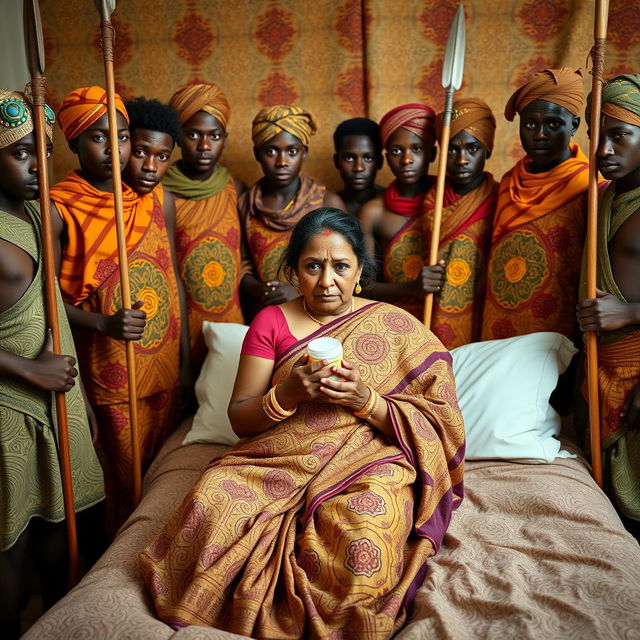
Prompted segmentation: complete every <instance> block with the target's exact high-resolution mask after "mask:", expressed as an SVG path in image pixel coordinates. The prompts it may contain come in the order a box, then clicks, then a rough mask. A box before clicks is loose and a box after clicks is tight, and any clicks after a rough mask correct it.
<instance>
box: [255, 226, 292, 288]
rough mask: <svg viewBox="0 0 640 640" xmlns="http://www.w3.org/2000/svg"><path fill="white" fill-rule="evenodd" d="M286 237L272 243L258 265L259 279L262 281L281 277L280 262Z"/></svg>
mask: <svg viewBox="0 0 640 640" xmlns="http://www.w3.org/2000/svg"><path fill="white" fill-rule="evenodd" d="M288 240H289V238H288V236H287V238H286V239H285V240H284V241H282V242H277V243H276V244H274V245H272V246H271V248H270V249H269V250H268V252H267V254H266V255H265V256H264V258H263V259H262V263H261V265H260V279H261V280H262V281H263V282H267V281H268V280H280V279H282V273H281V271H280V265H281V263H282V256H283V255H284V252H285V250H286V248H287V242H288Z"/></svg>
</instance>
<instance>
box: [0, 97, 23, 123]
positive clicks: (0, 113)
mask: <svg viewBox="0 0 640 640" xmlns="http://www.w3.org/2000/svg"><path fill="white" fill-rule="evenodd" d="M29 115H30V114H29V111H28V110H27V106H26V104H25V102H24V100H20V99H18V98H7V99H6V100H2V101H1V102H0V122H2V126H3V127H11V128H15V127H19V126H20V125H23V124H24V123H25V122H26V121H27V120H28V119H29Z"/></svg>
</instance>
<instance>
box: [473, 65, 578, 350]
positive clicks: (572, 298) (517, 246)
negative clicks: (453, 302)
mask: <svg viewBox="0 0 640 640" xmlns="http://www.w3.org/2000/svg"><path fill="white" fill-rule="evenodd" d="M582 104H583V96H582V75H581V73H580V72H579V71H571V70H570V69H566V68H560V69H545V70H544V71H542V72H540V73H535V74H534V75H533V76H532V77H531V79H530V80H529V82H527V83H526V84H524V85H523V86H522V87H520V88H519V89H518V90H517V91H515V93H514V94H513V95H512V96H511V98H510V99H509V101H508V102H507V106H506V108H505V112H504V113H505V117H506V118H507V120H513V119H514V118H515V116H516V114H518V115H519V117H520V141H521V143H522V146H523V148H524V150H525V151H526V153H527V155H526V156H525V157H524V158H523V159H522V160H520V161H519V162H518V163H517V164H516V165H515V166H514V167H513V168H512V169H511V170H510V171H508V172H507V173H506V174H505V175H504V177H503V178H502V181H501V183H500V187H499V189H498V203H497V206H496V213H495V217H494V228H493V239H492V247H491V255H490V257H489V267H488V272H487V296H486V300H485V306H484V311H483V319H482V334H481V337H482V339H483V340H492V339H496V338H508V337H511V336H516V335H524V334H527V333H534V332H536V331H557V332H559V333H562V334H564V335H565V336H567V337H568V338H570V339H573V338H574V337H575V334H576V329H577V327H576V319H575V305H576V303H577V291H578V281H579V279H580V258H581V255H582V248H583V246H584V237H585V223H586V199H587V187H588V182H589V176H588V174H589V165H588V161H587V158H586V156H585V155H584V153H582V151H581V150H580V148H579V147H578V145H577V144H574V143H572V142H571V137H572V136H573V135H574V134H575V132H576V130H577V128H578V125H579V124H580V118H579V116H578V114H579V113H580V112H581V110H582Z"/></svg>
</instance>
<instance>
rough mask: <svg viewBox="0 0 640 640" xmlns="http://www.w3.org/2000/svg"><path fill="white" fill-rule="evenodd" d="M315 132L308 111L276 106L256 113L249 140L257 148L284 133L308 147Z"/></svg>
mask: <svg viewBox="0 0 640 640" xmlns="http://www.w3.org/2000/svg"><path fill="white" fill-rule="evenodd" d="M317 130H318V127H317V125H316V121H315V120H314V118H313V116H312V115H311V113H309V112H308V111H305V110H304V109H302V108H301V107H291V106H289V105H286V104H277V105H275V106H273V107H265V108H264V109H261V110H260V111H258V113H257V114H256V117H255V118H254V119H253V123H252V126H251V139H252V140H253V145H254V146H255V147H259V146H261V145H263V144H264V143H265V142H267V141H268V140H271V138H274V137H275V136H277V135H278V134H279V133H282V132H283V131H286V132H287V133H289V134H291V135H292V136H295V137H296V138H298V140H300V142H302V144H303V145H304V146H305V147H308V146H309V139H310V138H311V136H312V135H313V134H314V133H315V132H316V131H317Z"/></svg>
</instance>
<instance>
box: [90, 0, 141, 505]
mask: <svg viewBox="0 0 640 640" xmlns="http://www.w3.org/2000/svg"><path fill="white" fill-rule="evenodd" d="M103 5H104V3H103ZM109 16H110V14H109V15H107V16H105V13H104V11H103V12H101V16H100V18H101V19H100V32H101V44H102V55H103V59H104V75H105V83H106V89H107V114H108V119H109V146H110V148H111V170H112V173H113V200H114V207H115V213H116V235H117V240H118V262H119V267H120V290H121V294H122V307H123V308H124V309H131V287H130V285H129V259H128V256H127V239H126V235H125V229H124V213H123V209H122V178H121V176H120V154H119V146H118V116H117V112H116V89H115V79H114V72H113V41H114V35H115V30H114V28H113V25H112V24H111V21H110V20H109V19H108V18H109ZM126 350H127V375H128V380H129V423H130V425H131V448H132V459H133V503H134V505H137V504H138V503H139V502H140V498H141V497H142V456H141V452H140V430H139V427H138V406H137V386H136V363H135V352H134V343H133V342H132V341H131V340H127V341H126Z"/></svg>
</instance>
